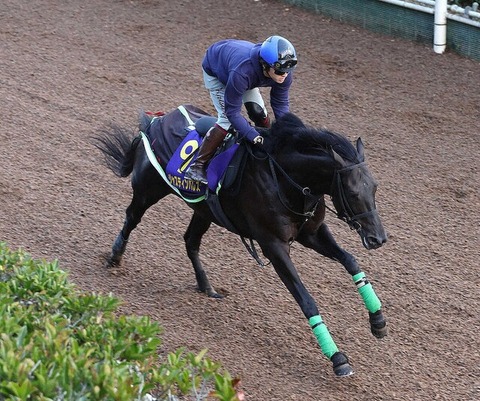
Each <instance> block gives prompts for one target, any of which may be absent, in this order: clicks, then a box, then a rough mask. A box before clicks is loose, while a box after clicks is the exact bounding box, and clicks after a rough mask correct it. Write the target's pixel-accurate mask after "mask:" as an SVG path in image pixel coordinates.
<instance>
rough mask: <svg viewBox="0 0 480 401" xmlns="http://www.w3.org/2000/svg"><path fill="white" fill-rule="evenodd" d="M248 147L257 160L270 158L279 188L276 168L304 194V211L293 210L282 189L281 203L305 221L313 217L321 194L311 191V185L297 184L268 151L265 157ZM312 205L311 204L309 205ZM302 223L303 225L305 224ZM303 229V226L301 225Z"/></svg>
mask: <svg viewBox="0 0 480 401" xmlns="http://www.w3.org/2000/svg"><path fill="white" fill-rule="evenodd" d="M247 149H248V153H250V155H251V156H252V157H254V158H255V159H257V160H265V159H268V164H269V166H270V172H271V173H272V177H273V180H274V183H275V186H276V187H277V188H280V186H279V183H278V178H277V173H276V171H275V170H278V171H279V172H280V173H281V174H282V175H283V176H284V177H285V178H286V179H287V181H288V182H289V183H290V185H292V186H293V187H294V188H295V189H296V190H297V191H300V192H301V193H302V195H303V196H304V203H303V211H302V212H297V211H295V210H293V209H292V208H291V207H290V206H289V205H288V204H287V201H286V200H285V199H284V197H283V196H282V193H281V192H280V191H278V192H277V193H278V199H279V200H280V203H281V204H282V205H283V207H284V208H285V209H287V210H288V211H289V212H290V213H293V214H295V215H297V216H301V217H303V218H304V219H305V221H304V223H303V224H305V222H306V221H307V220H308V219H309V218H311V217H313V215H314V214H315V210H316V208H317V205H318V202H319V201H320V198H321V197H320V196H316V195H313V194H312V193H311V192H310V188H309V187H302V186H301V185H299V184H297V183H296V182H295V181H294V180H293V179H292V178H291V177H290V176H289V175H288V174H287V172H286V171H285V170H284V169H283V168H282V167H281V166H280V165H279V164H278V162H277V161H276V160H275V159H274V158H273V156H272V155H271V154H270V153H268V152H265V157H259V156H255V155H254V154H253V152H252V149H251V148H250V147H249V146H247ZM309 205H310V206H309ZM303 224H302V226H303ZM300 229H301V227H300Z"/></svg>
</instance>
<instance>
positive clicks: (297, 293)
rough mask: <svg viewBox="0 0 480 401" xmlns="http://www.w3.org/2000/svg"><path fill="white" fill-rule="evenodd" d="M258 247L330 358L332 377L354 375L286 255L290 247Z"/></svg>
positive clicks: (269, 244)
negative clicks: (333, 375)
mask: <svg viewBox="0 0 480 401" xmlns="http://www.w3.org/2000/svg"><path fill="white" fill-rule="evenodd" d="M259 244H260V246H261V247H262V251H263V254H264V255H265V257H267V258H268V259H269V260H270V261H271V262H272V264H273V266H274V268H275V271H276V272H277V274H278V276H279V277H280V279H281V280H282V281H283V283H284V284H285V286H286V287H287V289H288V290H289V291H290V293H291V294H292V295H293V297H294V298H295V300H296V301H297V303H298V305H299V306H300V308H301V309H302V312H303V313H304V315H305V317H306V318H307V319H308V322H309V324H310V327H311V329H312V331H313V334H314V335H315V337H316V339H317V342H318V345H319V346H320V349H321V350H322V353H323V354H324V355H325V356H326V357H327V358H329V359H330V360H331V362H332V364H333V371H334V372H335V374H336V375H337V376H349V375H352V374H353V373H354V372H353V369H352V367H351V366H350V364H349V362H348V358H347V356H346V355H345V354H344V353H343V352H340V351H339V350H338V348H337V345H336V344H335V342H334V340H333V338H332V336H331V335H330V332H329V331H328V328H327V326H326V324H325V322H324V321H323V319H322V317H321V316H320V313H319V311H318V308H317V306H316V304H315V300H314V299H313V298H312V296H311V295H310V294H309V293H308V291H307V289H306V288H305V286H304V284H303V283H302V281H301V280H300V277H299V276H298V273H297V270H296V268H295V266H294V265H293V262H292V260H291V259H290V256H289V245H288V244H286V243H283V242H275V241H271V240H269V241H265V242H259Z"/></svg>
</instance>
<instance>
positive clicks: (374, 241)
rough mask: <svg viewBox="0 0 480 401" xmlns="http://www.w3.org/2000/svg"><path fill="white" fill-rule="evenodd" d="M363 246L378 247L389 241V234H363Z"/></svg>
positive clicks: (368, 247)
mask: <svg viewBox="0 0 480 401" xmlns="http://www.w3.org/2000/svg"><path fill="white" fill-rule="evenodd" d="M360 236H361V237H362V243H363V246H364V247H365V248H367V249H377V248H380V247H381V246H382V245H383V244H385V243H386V242H387V236H386V235H385V234H382V235H362V234H360Z"/></svg>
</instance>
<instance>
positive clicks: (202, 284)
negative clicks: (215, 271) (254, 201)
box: [183, 212, 223, 298]
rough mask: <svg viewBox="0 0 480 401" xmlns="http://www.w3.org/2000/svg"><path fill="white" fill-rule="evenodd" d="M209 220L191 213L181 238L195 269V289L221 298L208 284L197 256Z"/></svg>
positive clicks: (208, 225) (209, 222)
mask: <svg viewBox="0 0 480 401" xmlns="http://www.w3.org/2000/svg"><path fill="white" fill-rule="evenodd" d="M210 224H211V221H209V220H206V219H204V218H203V217H201V216H200V215H199V214H197V213H196V212H195V213H193V216H192V219H191V220H190V224H189V225H188V228H187V231H186V232H185V234H184V236H183V239H184V240H185V247H186V249H187V255H188V258H189V259H190V261H191V262H192V265H193V269H194V270H195V277H196V279H197V290H198V291H199V292H204V293H205V294H207V295H208V296H209V297H212V298H223V297H222V295H220V294H218V293H217V292H216V291H215V290H214V289H213V287H212V286H211V285H210V281H209V280H208V277H207V273H206V272H205V269H204V268H203V266H202V262H201V261H200V257H199V250H200V243H201V241H202V237H203V234H205V233H206V232H207V230H208V228H209V227H210Z"/></svg>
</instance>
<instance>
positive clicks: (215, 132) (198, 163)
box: [185, 124, 227, 184]
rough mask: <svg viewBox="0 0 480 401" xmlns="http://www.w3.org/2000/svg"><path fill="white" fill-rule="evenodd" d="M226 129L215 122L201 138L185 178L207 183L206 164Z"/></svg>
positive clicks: (223, 136) (219, 143) (225, 133)
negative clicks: (201, 140) (195, 156)
mask: <svg viewBox="0 0 480 401" xmlns="http://www.w3.org/2000/svg"><path fill="white" fill-rule="evenodd" d="M226 135H227V131H225V130H224V129H223V128H222V127H220V126H218V125H217V124H215V126H214V127H213V128H211V129H210V130H209V131H208V132H207V133H206V134H205V138H203V142H202V144H201V145H200V148H199V149H198V156H197V158H196V159H195V161H194V162H193V163H192V164H191V165H190V167H189V168H188V169H187V171H186V172H185V178H186V179H188V180H192V181H199V182H201V183H202V184H206V183H207V172H206V167H207V166H206V165H207V164H208V162H209V161H210V159H211V158H212V156H213V155H214V154H215V151H216V150H217V148H218V147H219V146H220V145H221V143H222V141H223V140H224V139H225V136H226Z"/></svg>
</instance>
